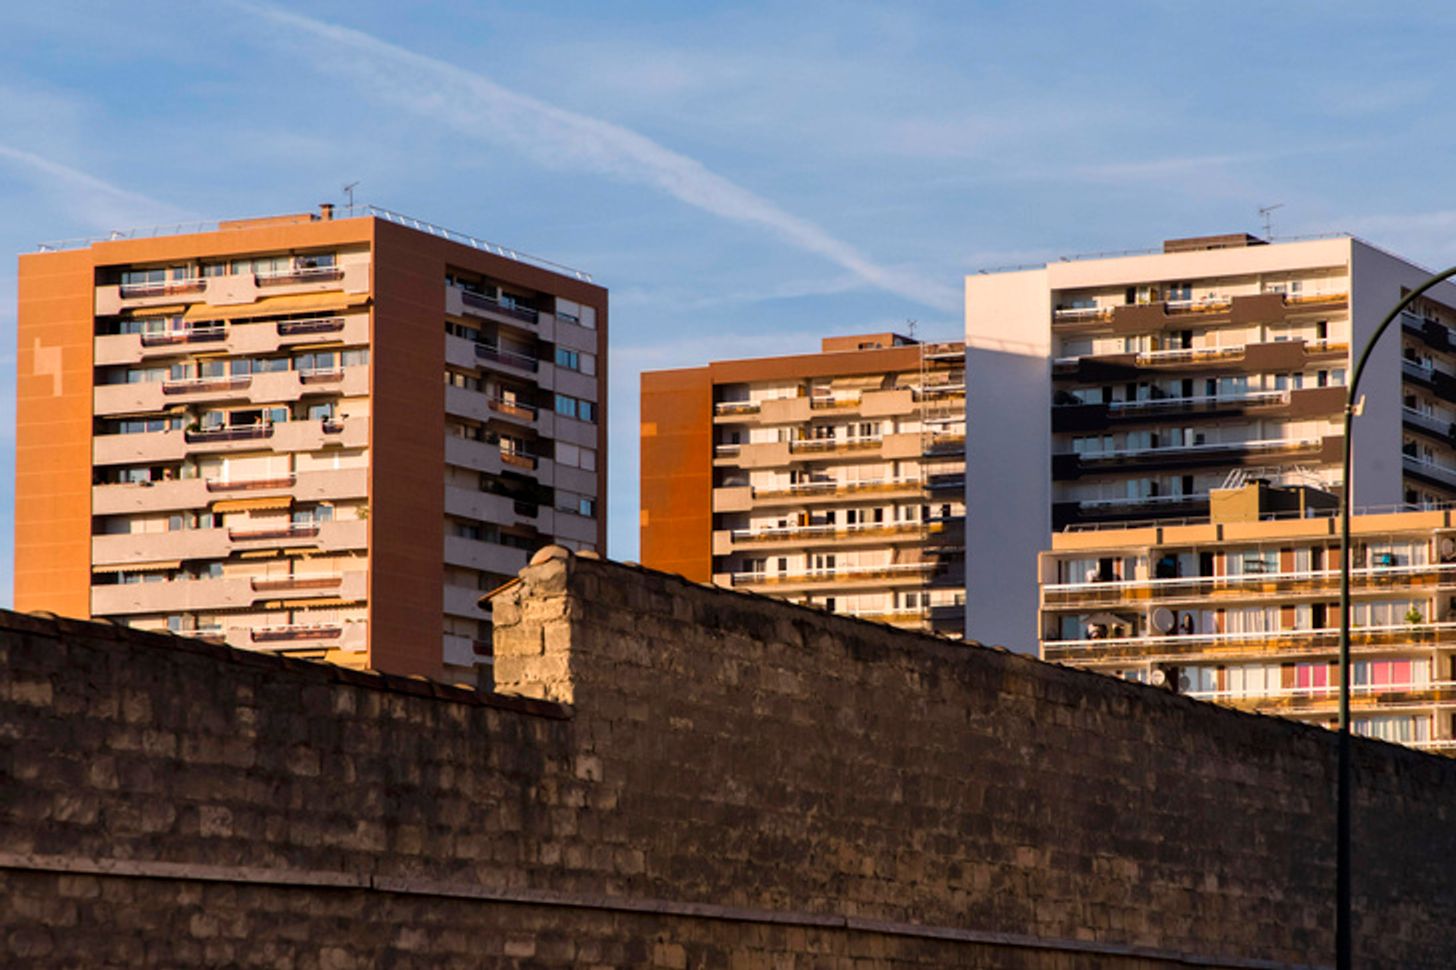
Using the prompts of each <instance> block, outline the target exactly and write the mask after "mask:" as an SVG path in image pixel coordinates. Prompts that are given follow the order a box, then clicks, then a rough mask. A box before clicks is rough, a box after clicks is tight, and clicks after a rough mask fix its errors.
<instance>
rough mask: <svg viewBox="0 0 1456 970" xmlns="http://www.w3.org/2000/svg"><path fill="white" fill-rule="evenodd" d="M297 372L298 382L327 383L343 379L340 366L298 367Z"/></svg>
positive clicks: (342, 371) (342, 370)
mask: <svg viewBox="0 0 1456 970" xmlns="http://www.w3.org/2000/svg"><path fill="white" fill-rule="evenodd" d="M297 373H298V380H299V382H300V383H303V384H327V383H328V382H330V381H341V380H343V379H344V368H342V367H310V368H307V369H300V370H299V371H298V372H297Z"/></svg>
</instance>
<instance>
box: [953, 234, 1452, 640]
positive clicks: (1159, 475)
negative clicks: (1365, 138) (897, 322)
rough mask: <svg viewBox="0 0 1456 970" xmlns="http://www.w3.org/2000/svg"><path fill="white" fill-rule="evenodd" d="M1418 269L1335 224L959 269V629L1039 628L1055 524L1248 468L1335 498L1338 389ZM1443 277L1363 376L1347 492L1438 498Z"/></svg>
mask: <svg viewBox="0 0 1456 970" xmlns="http://www.w3.org/2000/svg"><path fill="white" fill-rule="evenodd" d="M1426 275H1427V273H1426V271H1425V270H1422V269H1421V268H1419V267H1417V266H1415V265H1412V264H1411V263H1409V262H1406V261H1404V260H1402V259H1399V258H1397V257H1395V256H1392V255H1390V254H1389V253H1386V252H1383V251H1382V250H1380V249H1377V248H1375V247H1374V246H1371V245H1369V244H1367V243H1364V242H1361V241H1360V240H1358V239H1353V238H1350V237H1348V236H1340V237H1334V238H1328V239H1317V240H1309V241H1302V242H1282V243H1274V244H1268V243H1265V242H1264V241H1263V240H1261V239H1257V238H1254V237H1252V236H1247V235H1243V234H1238V235H1231V236H1213V237H1203V238H1196V239H1181V240H1170V241H1169V242H1167V243H1165V244H1164V246H1163V247H1162V249H1161V250H1160V251H1157V252H1153V253H1148V254H1142V255H1128V256H1117V257H1113V258H1089V259H1070V260H1063V261H1058V262H1055V263H1048V264H1046V265H1044V266H1038V267H1034V268H1030V269H1024V270H1017V271H1011V272H996V273H987V274H982V275H977V276H971V277H968V278H967V281H966V334H967V344H968V348H967V369H968V372H969V373H970V374H971V375H972V377H973V379H972V380H971V381H970V382H968V388H969V393H968V398H967V401H968V408H969V415H970V419H969V423H968V429H967V430H968V439H967V468H968V469H969V474H968V476H967V498H966V505H967V508H968V509H969V510H970V511H969V516H968V520H967V542H968V544H970V545H972V546H973V547H974V548H978V549H995V550H998V552H997V554H996V555H994V556H977V557H974V558H972V559H971V560H970V561H969V562H968V563H967V600H968V611H969V616H970V619H969V626H968V633H969V635H970V636H972V637H976V638H979V639H982V640H986V641H989V642H997V643H1005V644H1007V645H1008V646H1011V647H1014V648H1016V649H1023V650H1029V649H1030V648H1031V647H1032V645H1033V644H1035V643H1036V641H1037V630H1036V627H1035V619H1036V615H1037V601H1036V590H1037V566H1036V555H1037V552H1038V551H1039V550H1042V549H1047V548H1050V547H1051V546H1052V542H1051V534H1052V532H1053V531H1054V530H1055V531H1058V532H1060V531H1064V530H1069V529H1089V528H1098V527H1103V526H1113V527H1120V526H1123V525H1126V524H1128V523H1133V522H1142V521H1151V522H1166V521H1180V522H1181V521H1200V520H1206V518H1207V516H1208V511H1209V493H1210V491H1211V490H1212V489H1214V488H1218V487H1222V486H1225V485H1229V486H1236V485H1238V484H1240V483H1241V482H1242V481H1244V480H1246V479H1255V478H1257V479H1259V480H1262V481H1266V482H1269V483H1271V484H1275V485H1281V484H1282V485H1308V486H1313V487H1318V488H1321V489H1324V490H1336V491H1337V490H1338V489H1339V488H1340V487H1341V485H1342V482H1341V481H1340V460H1341V448H1342V440H1341V435H1342V433H1343V432H1342V424H1341V422H1342V418H1343V407H1344V394H1345V391H1344V384H1345V381H1346V378H1347V375H1348V374H1349V372H1350V369H1351V367H1352V361H1353V355H1354V354H1356V353H1358V352H1359V349H1360V347H1361V345H1362V344H1363V343H1364V341H1365V339H1366V338H1367V337H1368V336H1369V335H1370V334H1371V332H1372V331H1373V330H1374V328H1375V326H1376V325H1377V324H1378V323H1379V321H1380V319H1381V318H1382V317H1383V316H1384V314H1385V313H1386V312H1387V311H1388V310H1389V309H1390V307H1392V306H1393V305H1394V304H1395V303H1396V302H1397V301H1398V300H1399V299H1400V298H1401V297H1402V296H1403V295H1404V293H1405V292H1407V291H1408V290H1409V288H1411V287H1413V286H1415V285H1416V284H1417V283H1418V282H1420V281H1421V280H1423V279H1424V278H1425V276H1426ZM1452 328H1456V287H1453V286H1451V285H1450V284H1442V285H1441V286H1439V287H1438V288H1436V289H1434V290H1432V291H1430V293H1429V297H1428V298H1427V299H1424V300H1422V301H1420V302H1419V303H1418V304H1417V305H1416V306H1415V307H1414V308H1413V310H1412V312H1411V313H1409V314H1406V315H1405V317H1404V318H1403V319H1402V321H1401V326H1400V328H1399V332H1391V333H1389V334H1388V335H1387V336H1386V337H1385V338H1384V340H1382V342H1381V344H1380V345H1379V346H1378V347H1377V348H1376V349H1375V352H1374V355H1373V356H1372V357H1371V360H1370V365H1369V369H1368V370H1367V372H1366V376H1365V378H1364V381H1363V384H1362V393H1363V395H1364V396H1365V399H1366V403H1365V407H1364V410H1363V412H1362V414H1361V416H1360V417H1359V418H1358V424H1357V437H1356V444H1355V449H1354V456H1355V463H1354V481H1353V483H1352V484H1353V496H1354V498H1353V500H1354V502H1355V503H1356V504H1358V505H1362V506H1392V507H1394V506H1409V507H1420V506H1426V505H1431V504H1433V503H1439V502H1443V501H1446V500H1449V499H1452V498H1456V448H1453V444H1452V443H1453V421H1456V350H1453V348H1456V339H1453V336H1452Z"/></svg>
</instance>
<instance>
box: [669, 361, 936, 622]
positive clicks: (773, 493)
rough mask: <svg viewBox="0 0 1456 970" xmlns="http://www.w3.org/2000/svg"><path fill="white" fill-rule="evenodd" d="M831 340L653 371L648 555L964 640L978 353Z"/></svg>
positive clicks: (739, 583)
mask: <svg viewBox="0 0 1456 970" xmlns="http://www.w3.org/2000/svg"><path fill="white" fill-rule="evenodd" d="M822 348H823V349H822V352H821V353H818V354H804V355H799V356H790V357H766V358H758V359H754V360H734V361H717V362H714V363H711V364H709V365H707V366H705V367H695V368H689V369H685V370H671V371H655V372H647V373H644V374H643V375H642V511H641V515H642V524H641V528H642V560H643V562H644V563H645V564H647V565H649V566H652V567H653V568H655V569H664V570H669V571H672V572H677V573H681V574H682V575H684V576H686V577H688V578H689V579H694V580H697V581H699V582H709V581H712V582H715V583H718V584H720V585H724V586H731V587H733V588H735V589H742V590H748V591H751V592H755V593H763V594H767V595H771V596H778V597H782V598H784V599H789V600H793V601H794V602H799V603H804V604H807V605H812V606H818V607H821V608H823V609H825V610H829V611H830V612H834V613H843V614H850V615H854V616H860V617H864V618H867V619H874V620H880V621H884V622H888V623H893V624H895V625H897V626H904V627H911V628H917V629H923V630H930V631H934V632H937V633H943V634H947V635H950V636H957V637H958V636H960V635H961V618H962V616H963V614H964V610H963V607H962V595H963V586H964V580H963V574H962V562H963V560H964V544H963V541H962V534H961V523H962V518H963V514H964V507H963V506H962V504H961V493H962V488H963V484H964V470H965V463H964V458H963V455H962V449H963V445H964V419H965V372H964V348H963V347H962V345H961V344H959V343H954V344H924V343H917V342H916V341H914V340H911V339H909V338H906V337H902V336H898V335H896V334H891V333H881V334H869V335H864V336H851V337H835V338H830V339H826V340H824V341H823V345H822Z"/></svg>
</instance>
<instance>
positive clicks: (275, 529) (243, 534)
mask: <svg viewBox="0 0 1456 970" xmlns="http://www.w3.org/2000/svg"><path fill="white" fill-rule="evenodd" d="M227 534H228V539H230V540H231V541H233V542H251V541H257V540H261V539H312V538H313V537H314V536H316V535H318V534H319V527H318V523H316V522H290V523H289V524H288V525H277V526H268V527H266V528H262V529H228V530H227Z"/></svg>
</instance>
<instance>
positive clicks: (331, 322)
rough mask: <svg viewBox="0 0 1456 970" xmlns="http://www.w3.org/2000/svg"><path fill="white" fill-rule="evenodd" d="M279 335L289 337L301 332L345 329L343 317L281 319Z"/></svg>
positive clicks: (324, 331)
mask: <svg viewBox="0 0 1456 970" xmlns="http://www.w3.org/2000/svg"><path fill="white" fill-rule="evenodd" d="M277 329H278V336H280V337H288V336H292V335H294V334H300V333H333V332H334V331H336V330H343V329H344V318H343V317H318V318H315V319H312V320H279V321H278V323H277Z"/></svg>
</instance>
